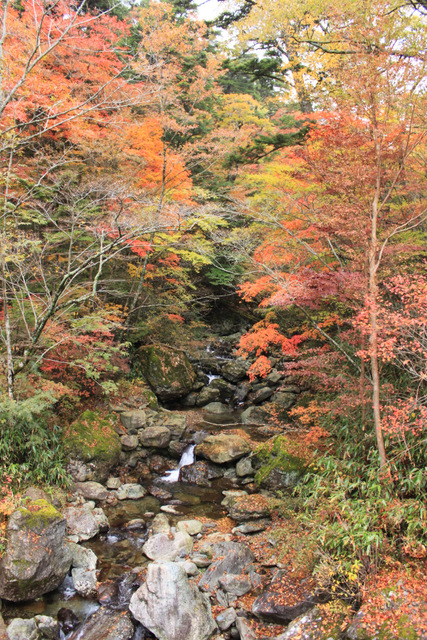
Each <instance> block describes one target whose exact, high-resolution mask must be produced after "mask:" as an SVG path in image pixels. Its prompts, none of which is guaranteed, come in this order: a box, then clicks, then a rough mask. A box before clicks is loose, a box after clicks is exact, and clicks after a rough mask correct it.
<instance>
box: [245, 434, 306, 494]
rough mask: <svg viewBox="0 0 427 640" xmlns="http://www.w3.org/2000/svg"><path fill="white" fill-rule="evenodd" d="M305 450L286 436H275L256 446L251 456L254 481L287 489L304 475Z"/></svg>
mask: <svg viewBox="0 0 427 640" xmlns="http://www.w3.org/2000/svg"><path fill="white" fill-rule="evenodd" d="M306 456H307V451H306V450H304V449H303V448H302V447H301V445H300V444H299V443H296V442H294V441H292V440H291V439H290V438H288V437H287V436H282V435H281V436H276V437H274V438H270V440H267V442H265V443H264V444H263V445H262V446H260V447H258V449H257V451H256V453H255V454H254V456H253V458H252V464H253V466H254V467H255V468H256V469H257V472H256V475H255V482H256V483H257V484H258V485H260V486H261V487H264V488H266V489H271V490H273V491H274V490H277V489H288V488H290V487H294V486H295V485H296V484H298V482H299V480H300V479H301V477H302V476H303V475H304V473H305V470H306V467H307V463H308V460H307V458H306Z"/></svg>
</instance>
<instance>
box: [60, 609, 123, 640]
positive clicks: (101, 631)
mask: <svg viewBox="0 0 427 640" xmlns="http://www.w3.org/2000/svg"><path fill="white" fill-rule="evenodd" d="M134 631H135V629H134V626H133V624H132V622H131V620H130V618H129V616H128V615H127V613H126V612H125V611H111V609H104V608H103V607H101V608H100V609H98V611H96V612H95V613H94V614H93V615H92V616H91V617H90V618H89V619H88V620H86V622H85V623H84V624H83V626H81V627H79V629H77V630H76V631H75V632H74V633H73V635H72V636H71V637H70V640H81V639H83V638H84V640H130V639H131V638H132V636H133V634H134Z"/></svg>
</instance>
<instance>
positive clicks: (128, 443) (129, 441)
mask: <svg viewBox="0 0 427 640" xmlns="http://www.w3.org/2000/svg"><path fill="white" fill-rule="evenodd" d="M120 444H121V447H122V449H123V451H133V450H134V449H136V448H137V447H138V444H139V439H138V436H137V435H129V436H121V438H120Z"/></svg>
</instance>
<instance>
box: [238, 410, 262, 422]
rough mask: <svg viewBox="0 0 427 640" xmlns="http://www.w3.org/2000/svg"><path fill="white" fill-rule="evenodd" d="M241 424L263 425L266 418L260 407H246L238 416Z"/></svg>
mask: <svg viewBox="0 0 427 640" xmlns="http://www.w3.org/2000/svg"><path fill="white" fill-rule="evenodd" d="M240 419H241V421H242V424H265V422H266V419H267V416H266V413H265V410H264V409H261V408H260V407H248V408H247V409H245V410H244V411H243V412H242V414H241V415H240Z"/></svg>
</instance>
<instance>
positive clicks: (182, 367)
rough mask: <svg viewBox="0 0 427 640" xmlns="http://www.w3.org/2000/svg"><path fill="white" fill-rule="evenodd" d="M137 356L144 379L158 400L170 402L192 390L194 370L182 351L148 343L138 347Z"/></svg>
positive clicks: (194, 377)
mask: <svg viewBox="0 0 427 640" xmlns="http://www.w3.org/2000/svg"><path fill="white" fill-rule="evenodd" d="M138 357H139V366H140V368H141V371H142V373H143V375H144V377H145V379H146V380H147V382H148V384H149V385H150V387H151V388H152V390H153V391H154V393H155V394H156V396H158V397H159V398H160V400H162V401H164V402H170V401H171V400H177V399H178V398H183V397H184V396H186V395H187V394H188V393H190V391H192V389H193V385H194V383H195V381H196V372H195V370H194V368H193V366H192V364H191V363H190V361H189V359H188V358H187V356H186V355H185V353H183V352H182V351H176V350H175V349H171V348H169V347H165V346H158V345H157V346H154V345H149V346H145V347H141V348H140V349H139V352H138Z"/></svg>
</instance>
